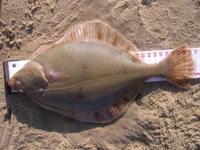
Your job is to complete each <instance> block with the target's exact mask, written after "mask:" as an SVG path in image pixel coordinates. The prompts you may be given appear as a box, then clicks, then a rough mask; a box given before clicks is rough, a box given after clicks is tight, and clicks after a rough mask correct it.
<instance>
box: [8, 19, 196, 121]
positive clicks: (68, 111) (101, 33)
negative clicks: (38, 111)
mask: <svg viewBox="0 0 200 150" xmlns="http://www.w3.org/2000/svg"><path fill="white" fill-rule="evenodd" d="M135 52H137V49H136V47H135V46H134V45H133V44H132V43H131V42H130V41H128V40H127V39H126V38H124V37H123V36H122V35H121V34H120V33H118V32H117V31H116V30H114V29H113V28H112V27H110V26H109V25H106V24H104V23H102V22H101V21H88V22H85V23H81V24H78V25H75V26H74V27H72V28H71V29H70V30H69V31H68V32H66V34H65V35H64V36H63V37H62V38H61V39H60V40H59V41H58V42H57V43H55V44H54V45H53V46H50V47H45V46H44V47H43V48H40V49H39V50H37V51H36V52H35V53H34V54H33V55H32V57H31V59H30V62H28V63H27V64H26V65H25V66H24V67H23V68H22V69H21V70H19V71H18V72H17V73H16V74H15V75H14V76H13V77H12V78H11V79H10V81H9V85H10V86H11V87H12V88H13V89H15V90H18V91H23V92H24V93H26V94H27V95H28V96H29V97H30V98H31V99H32V100H33V101H34V102H36V103H37V104H39V105H40V106H42V107H43V108H46V109H48V110H51V111H54V112H58V113H60V114H62V115H64V116H67V117H70V118H73V119H75V120H78V121H82V122H93V123H106V122H110V121H113V120H115V119H117V118H119V117H120V116H122V114H124V113H125V112H126V110H127V109H128V107H129V106H130V104H131V103H132V102H133V101H134V99H135V98H136V96H137V94H138V92H139V91H140V90H141V88H142V85H143V84H144V81H145V80H146V79H147V78H149V77H151V76H162V77H165V78H166V79H167V80H168V81H169V82H170V83H173V84H174V85H176V86H178V87H181V88H187V87H188V84H187V82H186V81H187V80H188V79H189V78H190V77H191V76H192V73H193V69H194V64H193V61H192V57H191V53H190V48H189V47H188V46H187V45H186V44H183V45H181V46H180V47H178V48H176V49H174V51H172V52H171V54H170V55H169V56H168V57H167V58H166V59H164V60H163V61H161V62H160V63H158V64H145V63H143V62H142V61H141V60H139V59H138V58H137V57H136V55H134V54H135Z"/></svg>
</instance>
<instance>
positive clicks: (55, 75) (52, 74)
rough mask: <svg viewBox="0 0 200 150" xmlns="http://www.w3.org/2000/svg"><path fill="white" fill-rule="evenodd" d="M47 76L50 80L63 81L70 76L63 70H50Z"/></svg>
mask: <svg viewBox="0 0 200 150" xmlns="http://www.w3.org/2000/svg"><path fill="white" fill-rule="evenodd" d="M46 76H47V79H48V80H49V81H50V82H62V81H66V80H68V79H69V78H70V77H69V76H68V75H66V74H64V73H62V72H58V71H55V70H50V71H48V72H47V74H46Z"/></svg>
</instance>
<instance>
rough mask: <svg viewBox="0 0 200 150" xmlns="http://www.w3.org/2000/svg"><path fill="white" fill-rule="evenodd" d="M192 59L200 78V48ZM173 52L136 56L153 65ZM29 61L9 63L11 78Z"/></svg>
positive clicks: (154, 79) (155, 80) (157, 78)
mask: <svg viewBox="0 0 200 150" xmlns="http://www.w3.org/2000/svg"><path fill="white" fill-rule="evenodd" d="M191 50H192V58H193V60H194V63H195V70H194V75H193V77H192V78H194V79H195V78H200V48H192V49H191ZM171 51H172V50H171V49H168V50H153V51H140V52H138V53H137V54H136V55H137V56H138V57H139V58H140V59H141V60H142V61H143V62H145V63H148V64H152V63H158V62H159V61H161V60H163V59H164V58H165V57H167V56H168V55H169V54H170V52H171ZM28 61H29V60H17V61H9V62H8V72H9V78H11V77H12V76H13V74H14V73H15V72H17V71H18V70H19V69H21V68H22V67H23V66H24V65H25V64H26V63H27V62H28ZM163 80H165V79H164V78H159V77H151V78H149V79H148V80H147V81H146V82H157V81H163Z"/></svg>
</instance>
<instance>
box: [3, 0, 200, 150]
mask: <svg viewBox="0 0 200 150" xmlns="http://www.w3.org/2000/svg"><path fill="white" fill-rule="evenodd" d="M0 2H1V9H0V10H1V12H0V15H1V20H0V47H1V48H0V61H1V62H2V61H4V60H8V59H23V58H26V57H27V56H30V55H31V54H32V53H33V52H34V51H35V50H36V49H37V48H38V47H39V46H40V45H42V44H48V43H51V42H54V41H56V40H58V39H59V38H60V37H61V36H63V34H64V31H65V30H66V29H67V28H68V27H70V26H72V25H74V24H76V23H79V22H83V21H87V20H92V19H101V20H102V21H104V22H106V23H108V24H110V25H111V26H113V27H114V28H116V29H117V30H118V31H119V32H121V33H122V34H123V35H124V36H125V37H127V38H128V39H129V40H131V41H132V42H133V43H134V44H135V45H136V46H137V47H138V48H139V49H140V50H151V49H165V48H174V47H176V46H178V45H179V44H181V43H184V42H185V43H187V44H188V45H190V46H191V47H200V42H199V41H200V1H199V0H41V1H39V0H9V1H8V0H0ZM0 83H1V84H0V149H5V150H7V149H11V150H12V149H13V150H14V149H19V150H28V149H31V150H32V149H33V150H34V149H40V150H41V149H57V150H60V149H61V150H62V149H87V150H90V149H91V150H95V149H108V150H115V149H116V150H118V149H126V150H131V149H134V150H135V149H136V150H137V149H174V150H175V149H178V150H180V149H200V81H199V80H196V81H194V82H193V83H192V86H191V88H190V89H189V90H187V91H183V90H180V89H178V88H176V87H174V86H172V85H169V84H168V83H166V82H163V83H153V84H146V86H145V87H144V90H143V91H141V93H142V98H141V100H142V102H143V104H142V105H141V106H138V105H137V104H135V103H133V104H132V105H131V107H130V108H129V110H128V111H127V113H126V114H125V115H124V116H123V117H122V118H121V119H119V120H118V121H116V122H114V123H112V124H107V125H105V126H102V125H91V124H84V123H79V122H76V121H73V120H69V119H68V118H65V117H62V116H60V115H58V114H56V113H52V112H49V111H46V110H44V109H42V108H40V107H39V106H38V105H36V104H34V103H33V102H31V101H30V100H29V99H28V98H27V97H25V96H24V95H13V96H10V97H8V98H7V99H6V98H5V96H4V94H5V92H4V84H3V71H2V66H1V68H0ZM6 104H8V106H9V107H10V108H11V110H12V112H13V115H12V118H11V122H10V124H9V123H8V122H4V121H3V118H4V112H5V109H6Z"/></svg>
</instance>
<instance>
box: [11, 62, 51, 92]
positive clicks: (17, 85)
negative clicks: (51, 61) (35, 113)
mask: <svg viewBox="0 0 200 150" xmlns="http://www.w3.org/2000/svg"><path fill="white" fill-rule="evenodd" d="M8 85H9V86H10V87H11V88H12V89H13V90H16V91H18V92H21V93H27V94H37V93H38V94H41V93H43V92H44V90H45V89H46V88H47V86H48V80H47V79H46V77H45V73H44V70H43V68H42V66H41V65H40V64H39V63H37V62H33V61H30V62H28V63H27V64H26V65H25V66H24V67H23V68H22V69H20V70H19V71H18V72H16V73H15V74H14V75H13V76H12V78H11V79H10V80H9V81H8Z"/></svg>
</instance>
